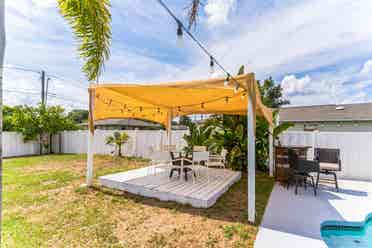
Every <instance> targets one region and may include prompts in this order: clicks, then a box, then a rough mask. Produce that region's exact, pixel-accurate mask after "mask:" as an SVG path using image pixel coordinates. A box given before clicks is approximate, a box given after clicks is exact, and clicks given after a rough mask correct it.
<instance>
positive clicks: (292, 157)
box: [287, 149, 320, 196]
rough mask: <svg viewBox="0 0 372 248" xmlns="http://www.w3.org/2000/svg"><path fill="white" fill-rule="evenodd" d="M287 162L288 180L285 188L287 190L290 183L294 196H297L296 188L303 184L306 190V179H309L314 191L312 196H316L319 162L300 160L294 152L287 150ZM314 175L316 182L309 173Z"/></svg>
mask: <svg viewBox="0 0 372 248" xmlns="http://www.w3.org/2000/svg"><path fill="white" fill-rule="evenodd" d="M288 160H289V161H288V162H289V168H290V171H291V172H290V175H289V178H288V184H287V188H289V186H290V184H291V183H294V184H295V194H296V195H297V192H298V186H299V185H302V184H304V187H305V189H306V186H307V179H308V178H310V179H311V186H312V187H313V190H314V195H315V196H316V194H317V189H318V182H319V172H320V167H319V162H318V161H315V160H306V159H300V158H299V157H298V155H297V153H296V151H295V150H293V149H289V150H288ZM314 172H315V173H316V177H317V178H316V182H315V180H314V177H313V176H312V175H311V174H310V173H314Z"/></svg>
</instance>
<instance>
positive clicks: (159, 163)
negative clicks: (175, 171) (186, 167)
mask: <svg viewBox="0 0 372 248" xmlns="http://www.w3.org/2000/svg"><path fill="white" fill-rule="evenodd" d="M150 158H151V162H150V167H148V170H147V174H148V175H149V174H154V175H155V174H156V169H161V168H163V169H164V168H166V169H167V168H170V166H171V160H172V159H171V156H170V153H169V152H164V151H153V152H152V153H151V154H150Z"/></svg>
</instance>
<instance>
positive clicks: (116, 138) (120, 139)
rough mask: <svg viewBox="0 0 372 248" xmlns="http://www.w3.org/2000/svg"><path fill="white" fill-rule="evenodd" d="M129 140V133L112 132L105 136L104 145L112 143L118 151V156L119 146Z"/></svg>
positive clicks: (119, 154) (119, 152)
mask: <svg viewBox="0 0 372 248" xmlns="http://www.w3.org/2000/svg"><path fill="white" fill-rule="evenodd" d="M128 140H129V135H128V134H127V133H124V132H122V133H120V132H114V134H113V135H112V136H108V137H106V145H113V146H115V149H116V150H117V151H118V156H119V157H121V156H122V155H121V147H122V146H123V144H125V143H127V142H128Z"/></svg>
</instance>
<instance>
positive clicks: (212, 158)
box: [207, 149, 227, 169]
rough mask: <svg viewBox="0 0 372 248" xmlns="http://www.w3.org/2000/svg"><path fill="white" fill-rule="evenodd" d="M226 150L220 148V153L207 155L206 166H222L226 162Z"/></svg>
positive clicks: (223, 166)
mask: <svg viewBox="0 0 372 248" xmlns="http://www.w3.org/2000/svg"><path fill="white" fill-rule="evenodd" d="M226 156H227V150H226V149H222V151H221V154H217V155H209V160H208V162H207V165H208V167H217V168H224V169H225V163H226Z"/></svg>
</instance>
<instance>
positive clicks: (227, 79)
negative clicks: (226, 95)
mask: <svg viewBox="0 0 372 248" xmlns="http://www.w3.org/2000/svg"><path fill="white" fill-rule="evenodd" d="M229 81H230V74H227V77H226V79H225V81H224V82H223V85H224V86H225V87H227V86H229Z"/></svg>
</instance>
